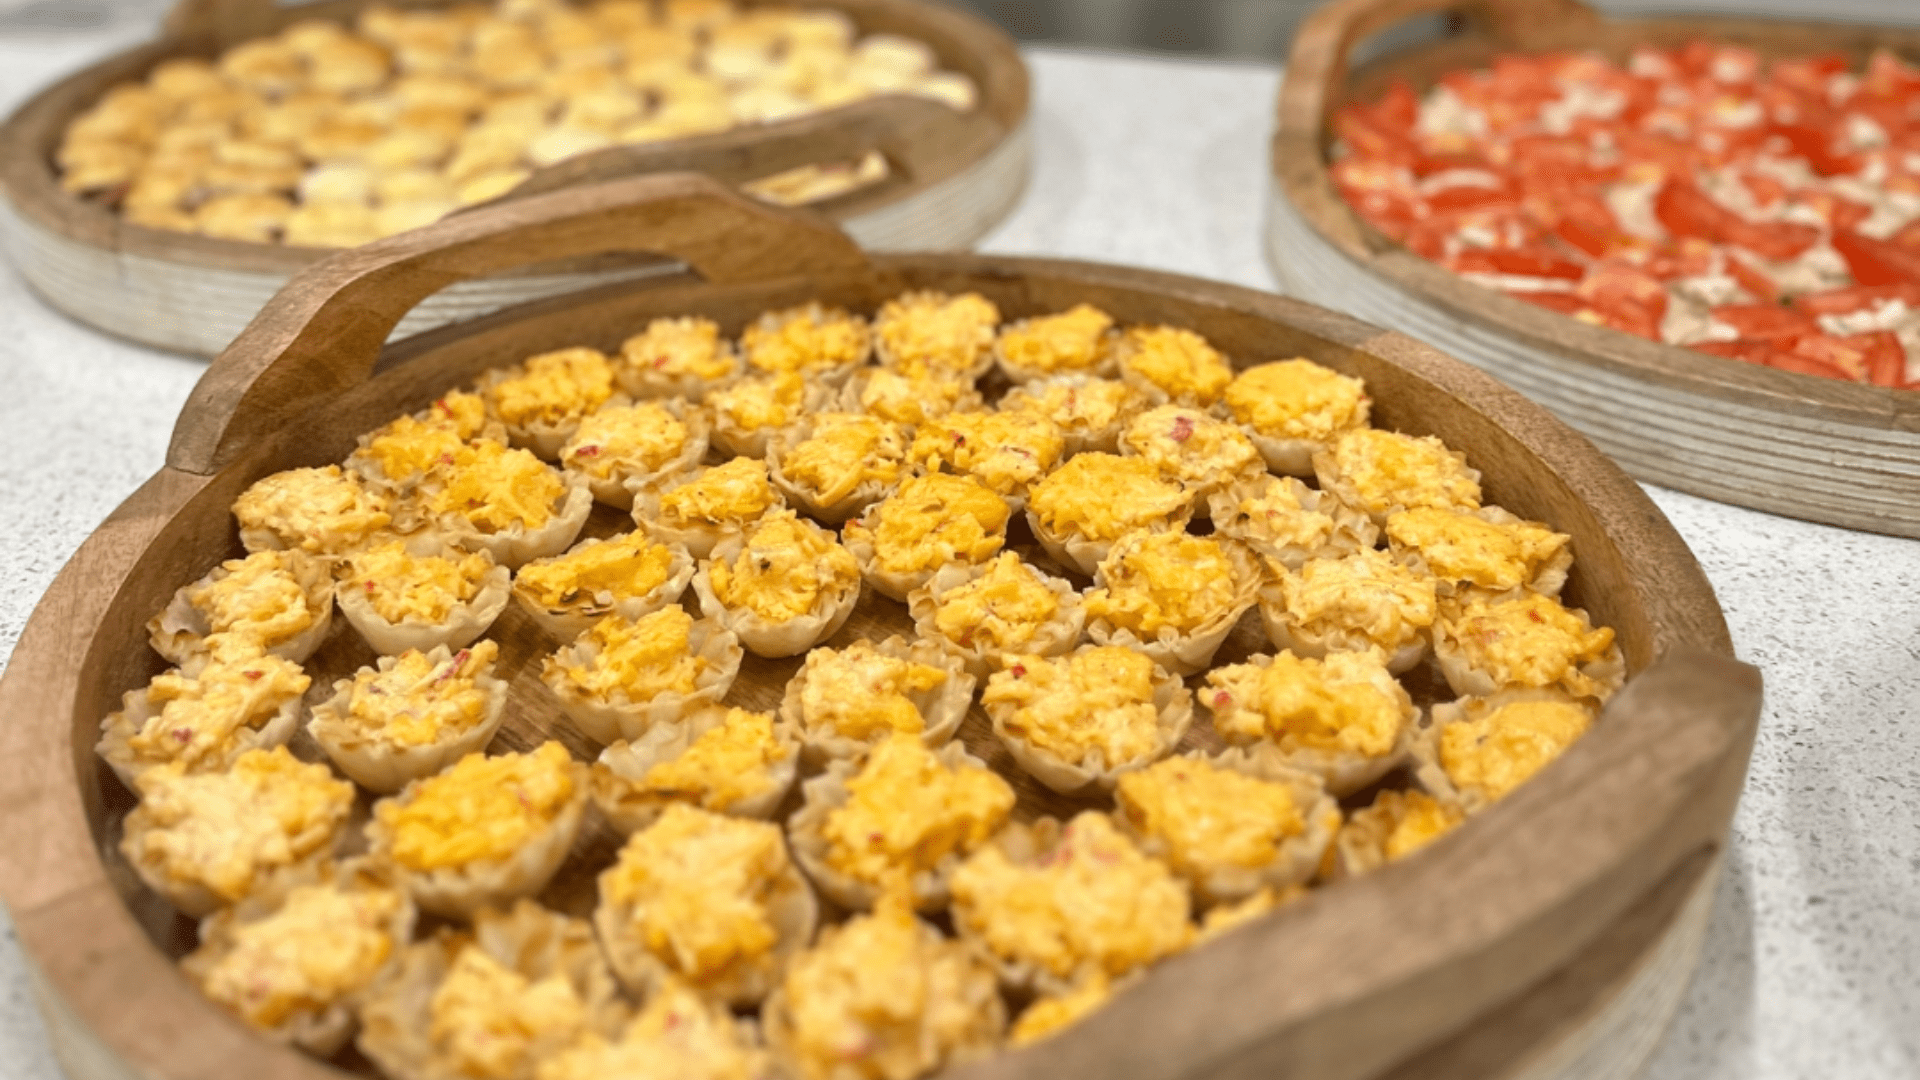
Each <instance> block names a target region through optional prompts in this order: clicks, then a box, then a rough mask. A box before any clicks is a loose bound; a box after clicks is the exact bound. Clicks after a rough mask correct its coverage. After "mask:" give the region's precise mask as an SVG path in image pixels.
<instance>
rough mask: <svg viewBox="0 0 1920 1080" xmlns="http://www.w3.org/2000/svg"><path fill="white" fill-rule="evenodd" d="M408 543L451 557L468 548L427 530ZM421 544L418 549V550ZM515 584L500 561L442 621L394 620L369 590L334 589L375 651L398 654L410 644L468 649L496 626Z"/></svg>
mask: <svg viewBox="0 0 1920 1080" xmlns="http://www.w3.org/2000/svg"><path fill="white" fill-rule="evenodd" d="M407 547H408V549H409V551H410V552H412V553H413V554H415V555H416V557H417V556H421V555H439V554H443V553H444V554H445V555H446V556H447V557H449V558H455V559H457V558H459V557H460V556H461V555H462V554H464V553H463V552H460V551H457V550H454V549H451V548H448V547H447V546H446V545H445V544H443V543H441V542H440V541H439V540H437V539H435V538H434V537H431V536H425V535H420V536H417V537H409V538H408V539H407ZM416 548H418V549H419V550H417V551H415V550H414V549H416ZM480 554H481V555H484V556H485V557H486V559H487V560H488V561H489V562H492V560H493V556H492V555H490V554H487V553H486V552H485V551H484V550H483V551H481V552H480ZM512 588H513V571H511V570H509V569H507V568H506V567H504V566H502V565H500V564H499V563H497V562H496V563H494V564H493V566H492V567H491V568H490V569H489V570H488V571H487V573H486V576H485V577H482V578H481V579H480V587H479V589H477V590H476V591H475V592H474V594H473V596H471V597H469V598H468V599H466V600H461V601H456V602H455V603H454V605H453V607H452V608H451V609H449V610H448V612H447V617H446V618H445V619H443V620H441V621H439V622H429V621H427V620H426V619H422V618H418V617H416V616H412V615H409V616H407V617H406V618H404V619H401V620H400V621H399V622H392V621H390V620H389V619H387V617H386V616H384V615H382V614H380V612H379V611H378V610H377V609H376V608H375V607H374V606H373V604H372V603H370V602H369V601H368V600H367V598H366V596H365V595H364V594H362V593H360V592H358V591H356V590H353V589H348V588H341V589H337V590H335V592H334V600H335V602H337V603H338V604H339V605H340V614H341V615H343V616H345V617H346V620H347V622H348V624H349V625H351V626H352V627H353V628H354V629H355V630H356V631H358V632H359V634H360V636H361V637H362V638H363V639H365V640H366V643H367V644H368V645H371V646H373V651H374V652H377V653H380V654H381V655H383V656H397V655H399V654H400V653H403V652H406V651H407V650H408V649H418V650H420V651H421V652H431V651H433V649H434V648H436V647H438V646H445V647H447V648H449V649H464V648H466V647H467V646H469V645H471V644H473V643H474V642H475V641H478V640H479V639H480V636H481V635H482V634H485V633H486V632H487V631H488V629H490V628H491V627H492V626H493V622H494V620H495V619H498V618H499V617H500V613H501V612H503V611H505V610H507V602H508V600H510V599H511V598H512Z"/></svg>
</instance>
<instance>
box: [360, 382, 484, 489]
mask: <svg viewBox="0 0 1920 1080" xmlns="http://www.w3.org/2000/svg"><path fill="white" fill-rule="evenodd" d="M486 408H487V407H486V402H485V401H484V400H482V399H481V397H480V395H478V394H467V393H460V392H457V391H456V392H454V393H450V394H447V395H445V396H444V397H441V398H439V399H438V400H436V401H435V402H434V403H433V404H432V405H430V406H428V407H427V408H426V409H425V410H423V411H422V412H420V413H418V414H416V415H413V416H402V417H400V418H399V419H398V420H395V421H393V422H392V423H389V424H387V425H386V426H385V427H382V428H380V429H378V430H376V431H374V432H373V433H372V434H370V435H367V436H365V437H364V438H362V439H361V440H360V449H358V450H356V451H354V453H353V456H352V457H350V458H348V463H349V464H350V465H353V466H355V467H358V468H360V469H361V470H362V471H363V472H367V473H370V474H371V475H370V476H369V479H380V480H385V481H387V482H388V483H391V484H396V485H401V484H410V483H415V482H418V481H419V480H420V479H421V478H422V477H424V476H426V475H427V473H428V472H429V471H431V470H432V469H433V467H434V466H435V465H440V464H444V463H445V462H446V460H447V459H448V458H449V457H451V456H452V455H453V454H454V453H455V452H457V451H458V450H459V449H460V447H461V445H462V444H463V443H465V442H466V441H467V440H469V439H472V438H474V437H476V436H478V435H480V434H482V433H483V432H484V431H485V429H486V425H487V411H486ZM496 430H498V429H496Z"/></svg>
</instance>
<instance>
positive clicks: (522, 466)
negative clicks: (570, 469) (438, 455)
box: [427, 439, 567, 533]
mask: <svg viewBox="0 0 1920 1080" xmlns="http://www.w3.org/2000/svg"><path fill="white" fill-rule="evenodd" d="M441 468H442V469H443V470H444V472H445V483H444V486H442V487H440V489H439V490H437V491H435V492H434V493H433V494H432V495H430V496H428V499H427V506H428V507H429V508H430V509H431V510H432V511H433V512H434V513H436V514H447V515H451V516H453V517H456V518H458V519H460V520H461V521H464V522H466V523H467V524H468V525H470V526H472V527H473V528H474V529H476V530H478V531H480V532H482V533H498V532H504V531H506V530H507V529H509V528H511V527H512V526H514V525H520V526H522V527H524V528H527V529H538V528H540V527H541V526H543V525H545V524H547V522H549V521H550V520H552V519H553V517H554V515H555V513H556V512H557V511H558V509H559V507H558V506H557V505H556V504H558V503H559V502H560V500H561V499H562V498H563V497H565V495H566V494H567V484H566V481H565V480H563V479H561V476H560V474H559V473H558V472H556V471H555V470H554V469H553V468H552V467H551V466H549V465H547V463H546V462H543V461H541V460H540V459H539V458H537V457H535V456H534V455H532V454H531V453H528V452H527V451H525V450H514V449H509V448H508V447H506V446H505V445H503V444H501V443H497V442H494V441H492V440H487V439H483V440H480V441H478V442H473V443H469V444H468V445H466V446H464V447H462V448H461V449H460V450H459V451H458V452H456V453H455V454H454V455H453V460H452V461H449V462H446V463H445V464H443V465H442V466H441Z"/></svg>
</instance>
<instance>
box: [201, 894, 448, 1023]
mask: <svg viewBox="0 0 1920 1080" xmlns="http://www.w3.org/2000/svg"><path fill="white" fill-rule="evenodd" d="M276 884H277V885H278V886H279V887H277V888H275V889H274V890H272V891H271V892H268V893H257V894H255V895H253V896H249V897H247V898H246V899H245V900H242V901H241V902H240V903H238V904H235V905H234V906H232V907H229V908H222V909H220V910H219V911H217V912H215V913H213V914H212V915H209V916H208V917H206V918H204V919H202V920H200V927H199V938H200V941H199V945H198V946H197V947H196V948H195V949H194V950H193V951H192V952H191V953H188V954H187V955H186V956H184V957H181V959H180V968H181V970H182V971H184V972H185V973H186V975H187V977H188V978H190V979H192V980H193V981H194V982H195V983H196V984H200V985H204V984H205V983H206V981H207V979H208V977H209V976H210V975H211V974H212V973H213V971H214V969H215V967H216V966H217V965H218V964H219V963H220V961H221V960H222V959H223V958H225V957H226V956H227V955H228V954H230V953H232V951H233V950H234V948H235V946H236V945H237V944H238V934H239V931H240V930H241V929H242V928H243V927H246V926H248V925H250V924H253V923H257V922H259V921H261V920H263V919H265V918H267V917H269V916H271V915H274V914H276V913H278V912H279V911H280V909H281V908H282V907H283V906H285V904H286V901H287V897H288V894H290V893H291V892H292V891H293V890H294V889H296V888H299V887H301V886H307V885H332V886H333V887H335V888H338V889H340V890H342V891H347V890H354V889H365V888H386V889H391V890H393V891H394V892H395V893H396V894H398V896H399V898H400V904H399V907H398V908H396V909H395V911H394V914H393V918H392V919H390V920H388V922H387V925H386V927H385V930H386V933H387V935H388V936H389V937H390V938H391V939H392V942H393V952H392V954H390V955H389V956H388V957H387V959H386V961H385V962H384V963H382V964H381V965H380V968H379V970H378V971H377V972H376V973H375V974H374V976H373V977H372V978H371V979H369V980H368V981H367V983H366V984H364V985H362V986H360V987H358V988H356V989H353V990H349V991H347V992H346V993H343V994H341V995H340V996H339V997H336V998H334V999H333V1000H331V1001H328V1002H325V1003H324V1004H322V1003H319V1002H307V1003H305V1004H303V1005H301V1006H300V1007H297V1008H295V1009H293V1010H292V1011H291V1012H289V1013H288V1014H287V1016H286V1017H285V1018H284V1019H282V1020H281V1021H279V1022H278V1023H276V1024H274V1025H273V1026H272V1027H268V1028H260V1027H255V1028H254V1030H255V1031H257V1032H259V1033H260V1034H262V1035H264V1036H266V1037H267V1038H269V1039H272V1040H273V1041H275V1042H279V1043H287V1044H291V1045H293V1046H297V1047H299V1048H300V1049H302V1050H305V1051H307V1052H308V1053H310V1054H312V1055H314V1056H315V1057H319V1058H329V1057H332V1056H333V1055H334V1054H336V1053H338V1052H339V1051H340V1049H341V1048H342V1047H344V1046H346V1045H347V1040H349V1039H351V1038H352V1037H353V1033H354V1030H355V1029H356V1028H357V1027H358V1026H359V1019H358V1017H357V1016H356V1015H355V1013H356V1010H357V1007H358V1005H359V1002H360V999H361V998H362V997H363V996H364V994H365V993H366V991H367V989H368V987H370V986H372V985H374V984H375V983H377V982H379V980H380V979H381V978H382V977H383V976H385V975H386V974H387V973H388V972H390V971H392V970H393V969H394V967H395V966H396V965H397V964H398V960H399V956H400V953H401V950H402V949H403V948H404V947H405V946H406V944H407V942H409V941H411V940H412V939H413V924H414V921H415V919H416V917H417V914H418V913H417V911H416V910H415V908H414V906H413V901H412V899H411V898H409V897H408V896H407V891H406V890H405V889H403V888H400V887H399V886H398V885H397V884H396V883H394V882H393V880H392V871H391V870H390V869H389V868H387V867H384V866H381V865H380V864H378V863H375V862H372V861H370V860H367V859H351V860H348V861H347V862H344V863H340V864H338V865H335V864H320V863H311V864H307V865H304V866H301V867H299V868H298V869H297V870H296V871H294V872H293V873H291V874H289V875H287V876H285V877H284V878H282V879H281V880H280V881H279V882H277V883H276Z"/></svg>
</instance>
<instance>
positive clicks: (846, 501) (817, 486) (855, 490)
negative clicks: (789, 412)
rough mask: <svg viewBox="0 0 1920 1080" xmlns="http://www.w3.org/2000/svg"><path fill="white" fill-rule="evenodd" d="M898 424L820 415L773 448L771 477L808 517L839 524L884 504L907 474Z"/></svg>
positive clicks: (848, 415)
mask: <svg viewBox="0 0 1920 1080" xmlns="http://www.w3.org/2000/svg"><path fill="white" fill-rule="evenodd" d="M906 460H907V438H906V434H905V432H903V431H902V430H901V428H900V426H899V425H898V424H892V423H889V422H887V421H885V420H882V419H880V418H879V417H877V416H867V415H865V414H864V413H815V414H813V415H812V416H808V417H805V418H803V419H802V420H800V421H799V422H798V423H796V424H795V425H794V426H793V427H791V428H789V429H788V430H786V431H783V432H781V433H779V434H777V435H775V436H774V437H773V439H772V441H770V442H769V443H768V444H767V475H768V476H770V477H772V479H773V484H774V486H775V487H777V488H779V489H780V491H781V493H782V494H784V495H786V497H787V500H788V501H789V502H791V503H792V504H793V505H794V506H796V507H798V508H799V509H800V510H801V511H802V512H804V513H805V514H806V515H807V516H808V517H811V518H813V519H814V520H816V521H820V522H823V523H825V524H828V525H838V524H840V523H841V522H843V521H845V520H847V519H848V518H850V517H853V516H855V515H857V514H859V513H860V512H861V511H862V510H865V509H866V508H867V507H869V506H872V505H873V504H874V503H876V502H879V501H880V500H881V499H884V498H886V497H887V495H888V493H890V492H891V491H893V489H894V487H895V486H896V485H898V484H899V483H900V478H901V477H902V476H903V475H905V473H906Z"/></svg>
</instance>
